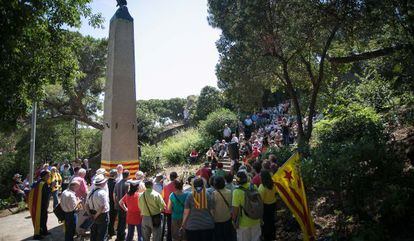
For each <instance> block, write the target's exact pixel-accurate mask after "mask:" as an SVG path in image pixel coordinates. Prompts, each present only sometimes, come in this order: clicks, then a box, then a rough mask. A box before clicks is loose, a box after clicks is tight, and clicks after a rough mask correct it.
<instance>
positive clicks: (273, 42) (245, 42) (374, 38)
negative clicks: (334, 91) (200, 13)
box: [208, 0, 413, 150]
mask: <svg viewBox="0 0 414 241" xmlns="http://www.w3.org/2000/svg"><path fill="white" fill-rule="evenodd" d="M403 2H404V1H399V2H397V3H394V2H392V1H382V3H381V4H377V2H371V1H356V0H355V1H345V0H343V1H342V0H332V1H305V0H297V1H274V0H255V1H219V0H209V1H208V4H209V23H210V24H211V25H212V26H213V27H218V28H220V29H221V30H222V35H221V38H220V40H219V41H218V42H217V48H218V50H219V52H220V60H219V64H218V66H217V76H218V79H219V83H220V84H219V86H220V87H221V88H222V89H224V90H225V92H227V93H228V92H238V91H239V90H241V89H244V92H242V93H246V92H247V91H250V90H252V91H253V90H255V89H260V88H262V86H265V87H266V86H267V87H270V88H273V89H277V88H280V87H282V88H285V89H286V92H287V93H288V94H289V97H290V99H291V100H292V104H293V108H294V112H295V114H296V116H297V122H298V139H299V140H298V141H299V146H300V147H301V149H302V150H303V148H306V147H307V146H308V142H309V139H310V138H311V135H312V130H313V122H312V117H313V116H314V114H315V113H316V108H317V100H318V94H319V92H320V91H321V90H323V89H324V88H325V87H326V85H327V84H328V82H329V81H334V80H335V76H336V73H337V72H340V71H347V70H349V68H348V69H347V67H348V66H338V64H340V63H349V62H353V61H359V60H365V59H370V58H376V57H379V56H383V55H384V54H390V53H394V52H395V51H398V50H401V49H408V46H412V37H407V36H412V34H411V35H409V34H407V33H410V32H411V31H412V29H413V28H412V23H409V21H408V20H407V18H409V16H410V15H409V14H410V13H409V11H406V10H407V8H406V7H404V4H403ZM395 10H397V13H396V11H395ZM400 10H401V13H400V12H399V11H400ZM404 11H405V12H404ZM399 18H402V20H399ZM374 19H375V21H373V20H374ZM390 26H392V28H393V29H390V28H391V27H390ZM384 28H385V29H387V30H389V33H394V34H395V35H396V36H398V37H397V38H395V39H394V38H391V37H390V36H388V35H384V33H383V31H384ZM385 40H386V41H385ZM401 42H403V43H401ZM387 45H388V46H387ZM389 45H392V46H393V50H392V51H390V50H387V49H386V48H387V47H389ZM400 45H401V47H397V46H400ZM373 47H374V48H376V49H382V50H381V51H379V53H376V52H375V51H371V49H372V48H373ZM355 49H357V50H358V53H355V52H356V51H353V52H351V51H352V50H355ZM372 52H373V53H372ZM359 53H361V54H362V53H364V54H363V55H360V54H359ZM349 54H350V56H348V55H349ZM358 55H360V57H355V56H358ZM340 60H342V62H341V61H340ZM333 64H335V65H333ZM252 87H253V88H252ZM256 91H257V90H256ZM249 97H250V96H249ZM236 98H246V95H245V94H243V96H241V97H236ZM305 117H306V118H305Z"/></svg>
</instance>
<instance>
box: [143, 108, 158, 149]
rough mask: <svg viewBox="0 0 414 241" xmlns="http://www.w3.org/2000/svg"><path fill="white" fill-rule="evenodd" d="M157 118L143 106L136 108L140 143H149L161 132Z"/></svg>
mask: <svg viewBox="0 0 414 241" xmlns="http://www.w3.org/2000/svg"><path fill="white" fill-rule="evenodd" d="M157 120H159V116H158V115H157V114H155V113H154V112H152V111H150V110H148V109H147V108H146V107H145V106H140V105H138V106H137V124H138V128H137V131H138V141H139V142H140V143H149V142H151V141H152V140H153V139H154V138H155V137H156V136H157V135H158V134H159V133H160V132H161V131H162V127H161V124H160V123H159V122H157Z"/></svg>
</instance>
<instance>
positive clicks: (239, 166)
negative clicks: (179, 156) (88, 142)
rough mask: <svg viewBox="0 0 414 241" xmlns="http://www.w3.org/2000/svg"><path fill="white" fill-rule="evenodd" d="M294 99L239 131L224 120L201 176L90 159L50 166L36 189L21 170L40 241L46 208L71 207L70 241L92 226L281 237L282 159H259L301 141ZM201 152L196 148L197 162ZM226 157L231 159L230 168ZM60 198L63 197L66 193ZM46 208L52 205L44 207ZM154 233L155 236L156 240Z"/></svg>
mask: <svg viewBox="0 0 414 241" xmlns="http://www.w3.org/2000/svg"><path fill="white" fill-rule="evenodd" d="M288 113H289V102H285V103H282V104H280V105H278V106H277V107H274V108H266V109H263V111H261V112H256V113H253V114H252V115H249V116H246V118H245V119H244V121H243V122H241V123H239V126H238V128H237V129H236V130H232V129H231V128H230V127H229V126H227V125H225V126H224V130H223V140H222V141H219V140H217V141H216V143H215V144H214V145H213V146H212V147H211V148H210V149H209V150H208V151H207V153H206V157H207V158H206V160H207V161H206V162H205V163H204V165H203V167H201V168H200V169H199V170H197V172H196V173H195V174H194V175H189V176H186V177H184V176H178V174H177V173H176V172H171V173H169V175H168V177H169V178H166V175H165V174H162V173H160V174H157V175H156V176H155V177H152V178H150V177H147V176H146V174H145V173H143V172H141V171H138V172H137V173H135V175H133V177H131V176H132V175H131V173H130V172H129V171H128V170H125V169H124V167H123V166H122V165H118V166H117V168H116V169H112V170H109V171H107V170H105V169H103V168H100V169H98V170H96V172H95V173H94V175H93V176H92V175H91V169H90V168H89V164H88V160H84V161H82V162H72V163H69V162H67V161H65V162H64V163H63V164H62V165H59V164H52V165H51V166H49V165H48V164H45V165H43V166H42V167H41V168H39V169H38V170H37V171H36V176H35V178H36V182H35V183H34V184H33V186H32V187H31V188H30V187H29V186H28V184H27V182H26V180H25V181H21V176H20V175H18V174H16V175H15V176H14V179H15V186H14V187H13V189H16V193H19V195H18V196H20V197H21V198H22V199H26V200H27V202H28V206H29V209H30V212H31V216H32V221H33V224H34V239H36V240H40V239H42V238H44V237H45V236H47V235H49V232H48V229H47V226H46V224H47V216H48V213H47V209H48V206H49V201H50V199H51V197H52V200H53V208H54V209H58V208H60V209H62V211H63V212H64V218H63V219H64V226H65V240H67V241H70V240H74V237H75V236H77V235H82V233H83V231H86V230H90V240H92V241H103V240H107V239H108V238H110V237H113V236H116V240H118V241H123V240H127V241H132V240H133V239H134V235H135V231H136V232H137V236H138V240H139V241H149V240H154V241H161V240H164V238H165V239H166V240H167V241H171V240H174V241H180V240H189V241H193V240H194V241H203V240H206V241H211V240H214V241H235V240H238V241H244V240H246V241H256V240H257V241H258V240H265V241H268V240H274V239H275V215H276V205H275V204H276V200H277V191H276V188H275V186H274V185H273V181H272V175H273V174H274V173H275V172H276V171H277V169H278V167H279V166H280V165H281V163H280V161H279V160H278V159H277V157H276V156H274V155H270V156H269V157H268V159H264V158H259V157H260V156H261V155H262V153H263V152H264V151H265V150H266V148H269V147H272V148H281V147H282V146H284V145H290V144H292V143H293V142H294V141H295V138H296V133H297V130H296V129H297V124H296V120H295V118H294V117H292V116H290V115H289V114H288ZM198 155H199V153H198V152H197V151H196V150H193V151H192V152H191V154H190V158H191V161H196V159H197V158H198ZM223 158H229V159H230V160H231V161H232V167H231V169H230V170H228V169H224V166H223V163H222V162H221V161H220V160H222V159H223ZM59 196H60V198H59ZM45 210H46V211H45ZM151 238H152V239H151Z"/></svg>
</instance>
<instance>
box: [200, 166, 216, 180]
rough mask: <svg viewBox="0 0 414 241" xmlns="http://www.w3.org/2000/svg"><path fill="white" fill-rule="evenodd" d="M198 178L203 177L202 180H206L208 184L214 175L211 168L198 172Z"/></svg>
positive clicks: (204, 168)
mask: <svg viewBox="0 0 414 241" xmlns="http://www.w3.org/2000/svg"><path fill="white" fill-rule="evenodd" d="M196 175H197V176H201V177H202V178H204V179H205V180H206V181H207V182H208V180H209V179H210V177H211V175H212V173H211V170H210V168H208V167H203V168H201V169H200V170H198V171H197V173H196Z"/></svg>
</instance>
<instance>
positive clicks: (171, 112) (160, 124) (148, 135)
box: [137, 98, 187, 143]
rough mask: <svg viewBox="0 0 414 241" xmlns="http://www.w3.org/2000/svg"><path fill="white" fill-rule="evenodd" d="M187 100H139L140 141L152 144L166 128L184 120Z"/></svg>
mask: <svg viewBox="0 0 414 241" xmlns="http://www.w3.org/2000/svg"><path fill="white" fill-rule="evenodd" d="M186 104H187V100H185V99H181V98H172V99H168V100H158V99H153V100H138V101H137V121H138V140H139V142H140V143H151V142H152V141H153V140H154V139H155V137H156V136H157V135H158V134H159V133H161V132H162V131H163V130H164V127H165V126H167V125H169V124H171V123H173V122H177V121H182V120H183V111H184V107H185V105H186Z"/></svg>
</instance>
